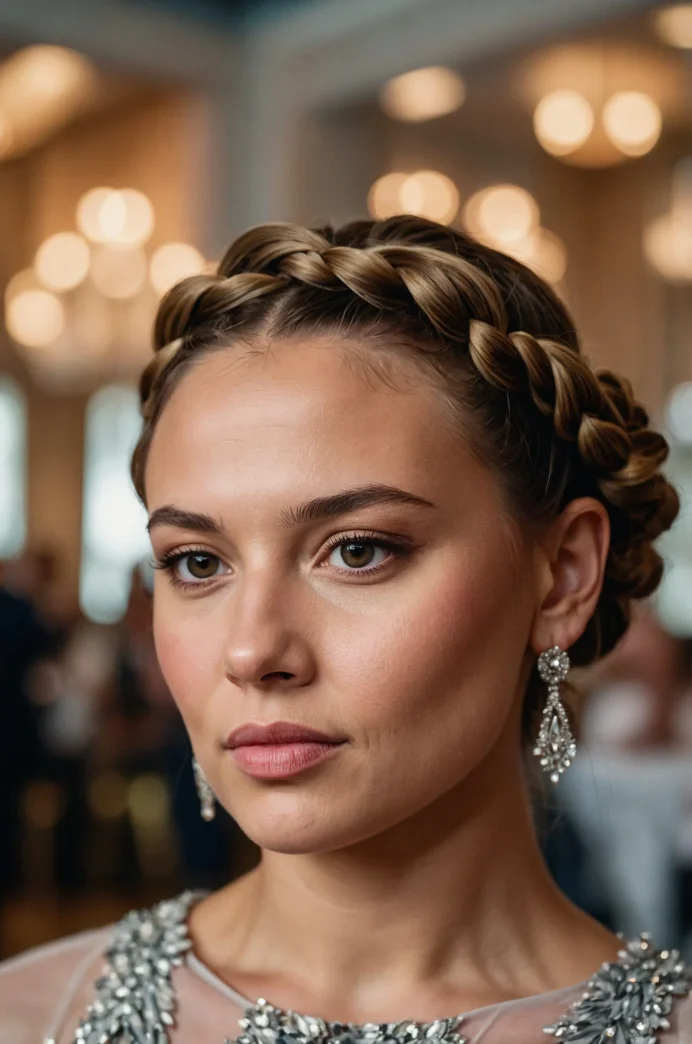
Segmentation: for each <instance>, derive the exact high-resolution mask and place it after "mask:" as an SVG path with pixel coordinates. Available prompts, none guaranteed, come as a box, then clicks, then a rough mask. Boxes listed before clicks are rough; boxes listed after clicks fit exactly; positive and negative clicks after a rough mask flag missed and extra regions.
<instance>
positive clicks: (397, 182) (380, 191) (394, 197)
mask: <svg viewBox="0 0 692 1044" xmlns="http://www.w3.org/2000/svg"><path fill="white" fill-rule="evenodd" d="M408 176H409V175H408V174H401V173H400V172H399V171H392V173H391V174H383V175H382V177H381V178H378V179H377V181H375V182H374V183H373V184H372V185H371V187H370V191H369V192H368V211H369V213H370V214H371V215H372V217H374V218H375V220H376V221H384V220H385V219H386V218H390V217H394V215H395V214H401V212H402V209H401V189H402V186H403V185H404V183H405V181H406V179H407V178H408Z"/></svg>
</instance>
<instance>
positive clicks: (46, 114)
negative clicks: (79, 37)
mask: <svg viewBox="0 0 692 1044" xmlns="http://www.w3.org/2000/svg"><path fill="white" fill-rule="evenodd" d="M93 80H94V72H93V69H92V66H91V64H90V63H89V62H88V61H87V59H86V58H84V56H83V55H81V54H78V53H77V52H76V51H71V50H68V49H67V48H65V47H52V46H44V45H39V46H32V47H25V48H23V49H22V50H21V51H17V52H16V54H13V55H12V56H11V57H10V58H8V59H7V60H6V61H5V62H3V63H2V65H0V112H2V114H3V120H4V121H5V122H6V123H7V125H8V126H9V130H10V141H9V145H8V146H7V148H6V151H8V152H10V153H12V154H17V153H20V152H23V151H26V150H27V149H28V148H30V147H32V146H33V145H35V144H37V143H38V142H40V141H41V140H43V139H44V138H45V137H47V135H48V134H50V133H52V132H53V131H54V130H55V129H56V128H57V127H59V126H61V125H62V124H64V123H65V122H67V120H69V119H70V118H71V117H72V116H73V115H74V114H75V112H77V111H78V110H79V108H80V106H81V105H82V104H83V103H84V102H85V101H86V100H87V99H88V97H89V92H90V90H91V88H92V86H93Z"/></svg>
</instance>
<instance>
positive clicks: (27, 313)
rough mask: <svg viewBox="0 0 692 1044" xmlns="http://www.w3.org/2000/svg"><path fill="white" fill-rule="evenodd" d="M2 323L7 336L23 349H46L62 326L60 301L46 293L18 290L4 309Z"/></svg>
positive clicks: (46, 291) (63, 320) (62, 314)
mask: <svg viewBox="0 0 692 1044" xmlns="http://www.w3.org/2000/svg"><path fill="white" fill-rule="evenodd" d="M5 322H6V324H7V330H8V332H9V333H10V335H11V336H12V337H13V338H14V339H15V341H17V342H18V343H19V344H23V345H25V346H26V347H27V348H47V347H48V346H49V345H51V344H53V342H54V341H57V339H58V337H59V336H60V334H61V333H62V332H63V329H64V327H65V312H64V309H63V306H62V304H61V302H60V300H59V299H58V298H57V297H56V296H55V294H51V293H50V292H49V291H48V290H22V291H20V292H19V293H18V294H17V295H16V296H15V297H13V298H12V300H11V301H10V302H9V304H8V306H7V311H6V314H5Z"/></svg>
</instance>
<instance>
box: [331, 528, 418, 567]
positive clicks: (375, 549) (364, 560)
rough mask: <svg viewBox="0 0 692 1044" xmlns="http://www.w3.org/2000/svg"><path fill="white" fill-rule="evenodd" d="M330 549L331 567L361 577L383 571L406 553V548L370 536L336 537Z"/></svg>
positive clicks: (390, 541)
mask: <svg viewBox="0 0 692 1044" xmlns="http://www.w3.org/2000/svg"><path fill="white" fill-rule="evenodd" d="M328 549H329V551H330V554H329V557H328V559H327V563H328V564H329V565H330V566H333V567H334V568H336V569H340V570H341V571H342V572H350V573H358V574H361V575H362V574H364V573H365V574H368V573H375V572H377V571H378V570H380V569H382V567H383V566H384V565H385V564H386V563H387V562H388V561H389V560H391V558H392V557H401V556H403V555H404V554H405V553H406V548H404V547H402V546H400V545H399V544H396V543H394V542H393V541H392V540H385V539H383V538H382V537H375V536H369V535H368V534H354V535H353V536H349V537H343V536H341V537H335V538H334V539H333V540H332V542H331V543H330V544H329V545H328ZM387 552H389V553H387Z"/></svg>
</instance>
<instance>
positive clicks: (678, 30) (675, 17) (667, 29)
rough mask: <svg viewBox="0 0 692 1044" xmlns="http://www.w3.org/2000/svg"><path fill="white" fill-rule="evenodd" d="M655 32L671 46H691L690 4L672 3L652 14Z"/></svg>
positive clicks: (691, 7)
mask: <svg viewBox="0 0 692 1044" xmlns="http://www.w3.org/2000/svg"><path fill="white" fill-rule="evenodd" d="M652 18H653V23H654V27H655V29H656V32H657V33H658V35H659V36H660V37H661V39H662V40H663V41H665V43H667V44H671V46H672V47H692V4H672V5H671V6H670V7H664V8H663V9H662V10H660V11H654V12H653V14H652Z"/></svg>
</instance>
